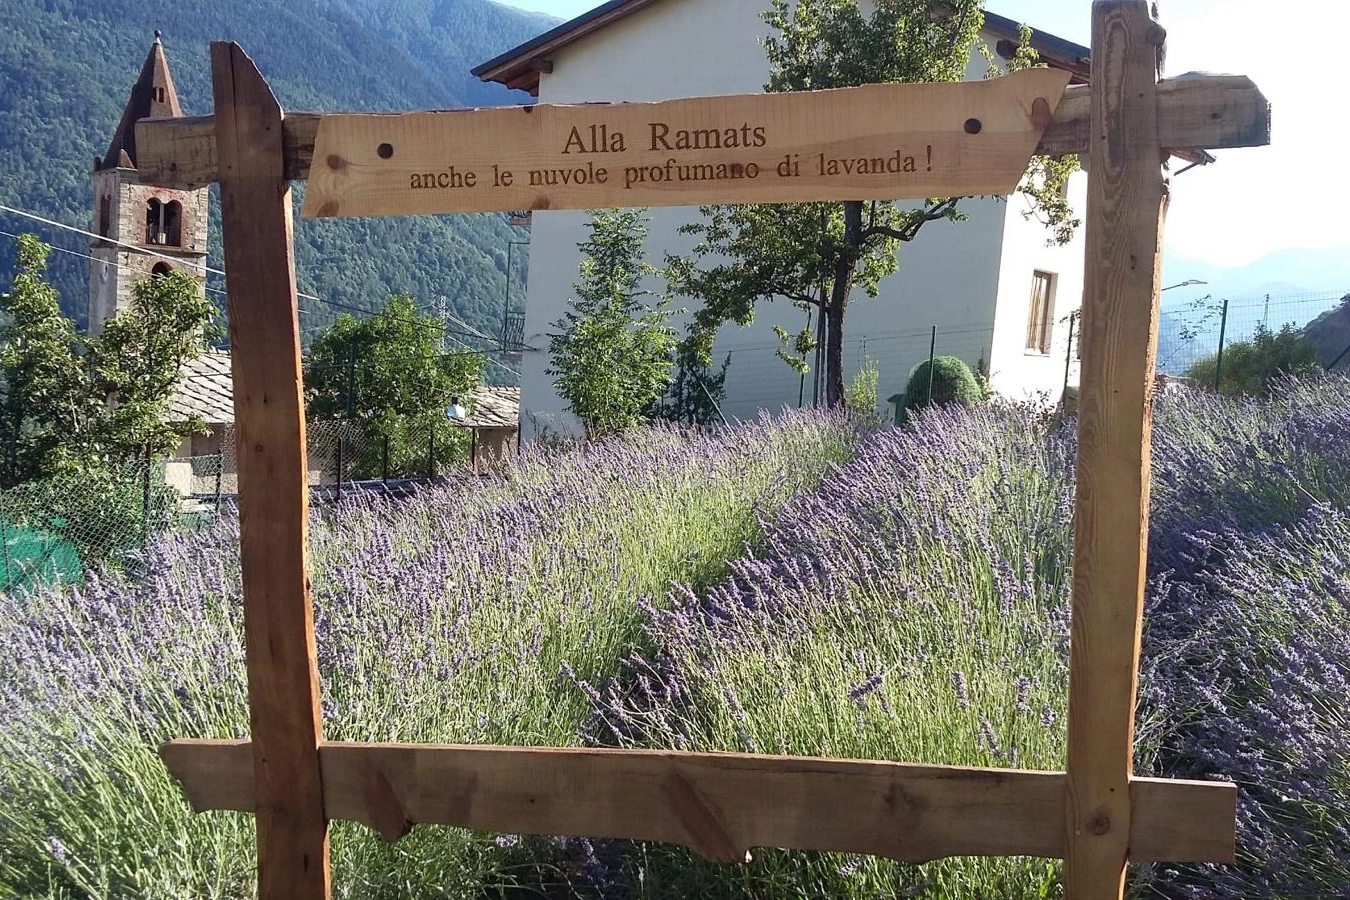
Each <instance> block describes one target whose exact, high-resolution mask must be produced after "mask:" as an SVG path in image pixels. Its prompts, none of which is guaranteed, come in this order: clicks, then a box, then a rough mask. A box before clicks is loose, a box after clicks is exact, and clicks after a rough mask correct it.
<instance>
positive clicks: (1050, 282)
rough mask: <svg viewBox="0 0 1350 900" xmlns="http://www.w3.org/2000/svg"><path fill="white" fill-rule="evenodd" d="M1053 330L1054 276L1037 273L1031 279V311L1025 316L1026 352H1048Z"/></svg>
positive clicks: (1046, 273)
mask: <svg viewBox="0 0 1350 900" xmlns="http://www.w3.org/2000/svg"><path fill="white" fill-rule="evenodd" d="M1054 329H1055V276H1054V275H1053V274H1051V273H1050V272H1037V273H1035V275H1033V276H1032V279H1031V309H1030V311H1029V313H1028V315H1027V350H1028V351H1030V352H1034V353H1046V354H1048V353H1049V352H1050V342H1051V340H1052V339H1053V338H1054Z"/></svg>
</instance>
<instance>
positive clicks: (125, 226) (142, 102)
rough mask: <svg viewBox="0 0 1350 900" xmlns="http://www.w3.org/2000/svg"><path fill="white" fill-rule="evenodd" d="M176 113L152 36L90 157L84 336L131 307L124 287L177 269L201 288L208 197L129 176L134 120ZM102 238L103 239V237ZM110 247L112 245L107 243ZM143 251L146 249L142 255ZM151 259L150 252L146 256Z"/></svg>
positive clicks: (165, 67) (163, 62) (172, 92)
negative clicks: (116, 116) (118, 115)
mask: <svg viewBox="0 0 1350 900" xmlns="http://www.w3.org/2000/svg"><path fill="white" fill-rule="evenodd" d="M181 115H183V108H182V106H181V105H179V102H178V92H177V91H176V90H175V89H174V86H173V77H172V76H171V75H170V74H169V61H168V59H167V58H166V57H165V55H164V45H163V44H162V43H161V42H160V34H159V32H158V31H156V32H155V42H154V44H152V45H151V46H150V53H149V55H148V56H146V58H145V64H144V65H143V66H141V74H140V77H139V78H137V79H136V84H135V85H134V86H133V87H132V88H131V97H130V99H128V100H127V105H126V110H125V111H124V112H123V113H122V121H121V122H120V123H119V124H118V126H117V131H116V132H115V133H114V134H113V139H112V143H111V144H110V145H109V146H108V152H107V153H106V154H104V155H103V156H102V157H99V158H95V160H94V172H93V181H94V228H93V230H94V232H95V233H96V234H98V235H100V238H98V239H94V240H93V241H92V243H91V246H90V251H91V252H90V254H89V255H90V256H92V257H94V260H93V261H92V262H90V264H89V266H90V272H89V333H90V334H91V335H97V334H98V333H99V331H100V330H101V329H102V326H103V323H104V322H105V321H107V320H108V319H110V318H112V317H113V316H114V315H116V314H117V313H118V312H119V311H120V310H122V309H125V308H126V307H127V306H128V305H129V304H130V303H131V286H132V285H133V284H135V283H136V282H137V281H140V280H141V279H144V278H150V277H152V276H155V275H161V274H164V273H167V272H169V271H172V270H174V269H184V270H185V271H188V272H191V273H192V274H193V275H194V276H195V277H196V278H197V283H198V285H199V286H200V288H201V290H202V291H203V293H204V292H205V290H206V272H205V270H204V269H203V268H202V266H204V265H205V263H206V225H207V209H208V203H209V199H208V192H207V189H206V188H201V189H199V190H195V191H180V190H171V189H168V188H161V187H156V186H154V185H148V184H141V183H140V182H139V181H138V180H137V172H136V123H137V122H138V121H140V120H141V119H145V118H150V117H172V116H181ZM102 238H107V240H103V239H102ZM114 242H117V243H114ZM147 251H148V252H147ZM151 254H154V255H151Z"/></svg>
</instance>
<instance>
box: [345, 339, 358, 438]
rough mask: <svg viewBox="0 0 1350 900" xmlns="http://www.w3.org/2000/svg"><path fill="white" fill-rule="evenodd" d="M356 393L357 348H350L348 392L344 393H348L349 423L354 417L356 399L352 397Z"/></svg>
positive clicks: (348, 355)
mask: <svg viewBox="0 0 1350 900" xmlns="http://www.w3.org/2000/svg"><path fill="white" fill-rule="evenodd" d="M355 392H356V348H355V347H348V348H347V390H346V391H345V392H344V393H346V395H347V398H346V399H347V420H348V421H350V420H351V417H352V406H353V405H354V404H355V399H354V397H353V396H352V395H353V394H354V393H355Z"/></svg>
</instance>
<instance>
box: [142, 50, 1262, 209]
mask: <svg viewBox="0 0 1350 900" xmlns="http://www.w3.org/2000/svg"><path fill="white" fill-rule="evenodd" d="M1091 103H1092V99H1091V86H1089V85H1073V86H1071V87H1070V88H1069V89H1068V90H1067V91H1065V93H1064V97H1063V99H1062V100H1061V101H1060V104H1059V106H1058V107H1057V108H1056V109H1055V112H1054V117H1053V118H1052V119H1051V122H1050V125H1049V127H1048V128H1047V129H1046V130H1045V133H1044V134H1043V135H1042V137H1041V141H1040V144H1039V146H1038V147H1037V152H1038V153H1043V154H1048V155H1051V156H1063V155H1065V154H1069V153H1083V152H1085V151H1086V150H1087V149H1088V134H1089V130H1090V118H1091V116H1090V110H1091ZM604 105H605V104H592V107H594V106H604ZM324 115H325V114H322V113H287V114H286V120H285V122H284V123H283V136H284V158H285V171H286V177H287V178H289V179H290V180H292V181H305V180H306V179H308V178H309V167H310V163H311V162H312V161H313V159H314V140H315V137H316V136H317V135H318V131H319V122H320V120H321V119H322V118H323V117H324ZM1158 130H1159V138H1160V142H1161V146H1162V147H1163V148H1165V149H1168V150H1175V151H1187V150H1221V149H1224V148H1227V147H1255V146H1261V145H1265V144H1268V143H1270V103H1269V101H1267V100H1266V98H1265V97H1264V96H1263V95H1262V93H1261V91H1260V89H1258V88H1257V87H1256V85H1255V84H1253V83H1252V80H1251V79H1250V78H1247V77H1246V76H1243V75H1194V76H1182V77H1180V78H1174V79H1168V80H1165V81H1163V82H1161V83H1160V84H1159V85H1158ZM136 165H137V169H138V173H137V174H138V176H139V178H140V180H141V181H143V182H145V183H148V184H157V185H162V186H164V187H179V188H197V187H201V186H203V185H207V184H211V183H212V182H215V181H216V180H218V178H219V166H218V162H217V151H216V144H215V126H214V118H213V117H212V116H196V117H190V118H181V119H142V120H141V121H140V122H139V123H137V125H136Z"/></svg>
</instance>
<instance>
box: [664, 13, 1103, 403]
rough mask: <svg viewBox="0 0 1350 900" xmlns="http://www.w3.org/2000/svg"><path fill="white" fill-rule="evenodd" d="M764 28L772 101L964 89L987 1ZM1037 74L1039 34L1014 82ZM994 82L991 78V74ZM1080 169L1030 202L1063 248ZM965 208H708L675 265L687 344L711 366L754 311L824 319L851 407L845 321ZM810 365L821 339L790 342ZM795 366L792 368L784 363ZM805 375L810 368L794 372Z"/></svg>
mask: <svg viewBox="0 0 1350 900" xmlns="http://www.w3.org/2000/svg"><path fill="white" fill-rule="evenodd" d="M765 20H766V21H767V22H768V23H769V25H770V26H771V28H772V29H773V31H774V32H775V33H774V34H773V35H771V36H770V37H769V38H768V39H766V41H765V50H766V52H767V55H768V58H769V63H770V77H769V82H768V83H767V84H766V85H765V90H767V91H771V92H772V91H807V90H819V89H822V88H837V87H851V86H856V85H861V84H868V83H877V82H934V81H960V80H962V79H963V78H964V76H965V72H966V67H967V64H968V62H969V59H970V53H971V50H972V48H973V47H974V46H975V45H976V41H977V38H978V35H979V31H980V27H981V25H982V24H983V14H982V13H981V11H980V3H979V0H952V2H947V3H945V4H942V8H941V10H937V11H935V10H934V8H933V4H932V3H931V2H929V0H876V3H875V9H874V11H873V12H872V14H871V15H870V16H866V15H864V13H863V12H862V11H861V10H860V9H859V5H858V3H857V2H856V0H797V2H791V0H773V6H772V8H771V9H770V10H769V11H768V12H767V13H765ZM1034 63H1035V51H1034V50H1032V49H1031V47H1030V31H1029V30H1028V29H1025V28H1024V29H1023V30H1022V40H1021V42H1020V47H1019V50H1018V52H1017V55H1016V57H1015V58H1014V59H1013V60H1012V61H1011V62H1010V64H1009V66H1008V69H1009V71H1014V70H1017V69H1021V68H1027V67H1029V66H1031V65H1033V64H1034ZM992 72H993V70H992V69H991V74H992ZM1076 168H1077V160H1076V159H1074V158H1070V157H1066V158H1065V159H1063V160H1044V159H1042V160H1038V161H1035V162H1034V163H1033V165H1032V166H1031V168H1030V170H1029V175H1028V177H1027V179H1025V180H1024V184H1023V188H1022V190H1023V191H1024V192H1025V193H1027V194H1028V195H1029V196H1031V197H1032V198H1033V199H1035V200H1036V202H1037V207H1036V209H1035V211H1034V212H1035V214H1036V215H1039V216H1040V217H1041V218H1042V221H1044V222H1045V223H1046V224H1047V226H1048V227H1050V228H1051V230H1052V234H1053V235H1054V240H1055V241H1058V242H1064V241H1067V240H1068V239H1069V237H1071V236H1072V232H1073V229H1074V226H1075V225H1076V223H1075V222H1074V221H1073V220H1072V219H1071V218H1070V210H1069V208H1068V204H1067V202H1066V201H1065V200H1064V199H1063V197H1062V196H1061V186H1062V184H1063V182H1064V181H1065V180H1066V179H1067V178H1068V176H1069V174H1071V173H1072V172H1073V171H1074V170H1075V169H1076ZM959 199H960V198H956V197H946V198H933V199H930V200H928V201H927V202H926V203H924V204H923V205H922V206H921V207H919V208H916V209H905V208H902V207H901V206H900V205H899V204H897V203H892V202H885V203H864V202H861V201H847V202H843V203H805V204H778V205H766V206H709V207H704V208H703V210H702V213H703V216H704V219H703V221H700V222H695V223H691V224H689V225H687V226H685V228H684V229H683V231H684V232H685V233H687V234H692V235H695V236H696V237H697V238H698V243H697V244H696V246H695V248H694V250H693V254H692V256H691V257H683V258H681V257H671V258H670V259H669V260H668V263H667V265H668V270H669V272H670V278H671V284H672V287H673V289H674V290H675V292H676V293H678V294H681V295H684V296H689V297H695V298H698V299H700V300H702V301H703V306H702V308H701V309H699V310H698V311H697V312H696V313H695V315H694V318H693V322H692V324H691V326H690V334H689V337H688V338H687V342H688V344H689V345H690V347H691V348H692V350H693V352H694V353H695V354H696V355H697V356H698V357H699V358H700V359H702V360H704V361H705V362H707V361H709V360H710V359H711V353H712V343H713V338H714V336H715V334H716V332H717V330H718V329H719V328H720V327H721V326H722V325H723V324H725V323H728V322H735V323H737V324H738V325H748V324H749V323H750V322H751V321H752V320H753V318H754V312H755V305H756V303H758V302H760V301H761V300H773V299H774V298H780V299H784V300H787V301H789V302H791V303H793V304H795V305H797V306H801V307H806V308H810V307H815V308H817V309H818V310H820V313H818V314H817V316H816V321H817V322H818V323H819V324H818V328H819V330H820V332H823V343H824V366H825V374H826V380H825V385H826V401H827V403H828V404H829V405H831V406H835V405H839V404H841V403H844V401H845V397H844V374H843V336H844V317H845V313H846V311H847V308H848V303H849V299H850V296H851V295H852V293H853V291H854V290H855V289H861V290H862V291H863V292H864V293H865V294H866V295H867V296H869V297H876V296H877V291H878V284H879V283H880V281H881V280H882V279H883V278H885V277H886V276H887V275H890V274H892V273H894V272H895V271H896V268H897V266H898V261H897V258H896V252H897V250H898V249H899V247H900V246H901V245H902V244H905V243H908V242H910V241H913V240H914V239H915V238H916V237H917V236H918V234H919V231H920V229H922V228H923V226H925V225H926V224H928V223H929V222H936V221H943V220H946V221H960V220H961V219H962V218H964V216H962V214H961V213H960V212H959V211H958V209H957V204H958V202H959ZM780 338H783V339H784V342H785V343H787V344H789V345H790V346H792V347H793V349H794V350H795V351H796V354H797V358H798V359H802V357H803V355H804V352H805V351H804V350H803V347H807V348H808V349H809V346H810V345H811V343H812V340H813V338H812V336H811V335H810V334H809V333H805V332H804V333H803V334H801V335H797V336H791V335H786V334H781V335H780ZM784 358H785V359H789V361H790V356H789V355H785V356H784ZM790 364H793V365H794V367H800V366H804V365H805V363H804V361H802V362H800V363H791V362H790Z"/></svg>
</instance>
